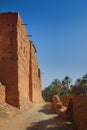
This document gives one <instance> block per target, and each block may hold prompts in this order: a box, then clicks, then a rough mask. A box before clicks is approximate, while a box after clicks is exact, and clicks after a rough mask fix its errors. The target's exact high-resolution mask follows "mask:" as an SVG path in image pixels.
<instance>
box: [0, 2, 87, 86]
mask: <svg viewBox="0 0 87 130" xmlns="http://www.w3.org/2000/svg"><path fill="white" fill-rule="evenodd" d="M8 11H12V12H19V14H20V16H21V18H22V20H23V22H24V23H27V24H28V26H27V32H28V33H29V34H32V38H31V40H32V41H33V42H34V44H35V46H36V48H37V59H38V61H39V66H40V68H41V71H42V82H43V88H44V87H46V86H48V85H49V84H50V83H51V82H52V81H53V80H54V79H55V78H58V79H60V80H62V79H63V78H64V77H65V76H66V75H68V76H70V77H71V78H72V81H73V83H74V82H75V81H76V79H77V78H81V77H82V76H83V75H84V74H86V73H87V0H15V1H12V0H6V1H4V0H0V12H8Z"/></svg>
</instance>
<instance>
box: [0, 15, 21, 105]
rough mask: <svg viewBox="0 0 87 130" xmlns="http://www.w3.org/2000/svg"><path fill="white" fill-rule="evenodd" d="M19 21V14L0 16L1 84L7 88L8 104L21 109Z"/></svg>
mask: <svg viewBox="0 0 87 130" xmlns="http://www.w3.org/2000/svg"><path fill="white" fill-rule="evenodd" d="M17 19H18V14H17V13H14V14H10V13H1V14H0V82H2V84H5V85H6V86H7V87H6V101H7V103H9V104H11V105H13V106H16V107H19V92H18V65H17V61H18V58H17Z"/></svg>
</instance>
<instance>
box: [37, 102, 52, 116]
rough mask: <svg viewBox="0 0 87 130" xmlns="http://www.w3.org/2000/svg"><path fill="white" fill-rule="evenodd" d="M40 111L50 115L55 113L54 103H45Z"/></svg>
mask: <svg viewBox="0 0 87 130" xmlns="http://www.w3.org/2000/svg"><path fill="white" fill-rule="evenodd" d="M39 112H42V113H44V114H46V115H50V114H54V110H53V106H52V103H50V102H49V103H48V104H46V105H44V106H43V107H42V108H41V109H40V110H39Z"/></svg>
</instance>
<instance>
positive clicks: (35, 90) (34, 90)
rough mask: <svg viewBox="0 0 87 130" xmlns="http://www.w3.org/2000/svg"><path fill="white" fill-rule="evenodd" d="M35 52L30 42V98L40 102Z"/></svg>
mask: <svg viewBox="0 0 87 130" xmlns="http://www.w3.org/2000/svg"><path fill="white" fill-rule="evenodd" d="M36 52H37V51H36V48H35V46H34V44H33V43H32V42H30V74H31V75H30V87H31V88H30V99H31V101H33V102H41V101H42V95H41V89H42V88H41V72H40V69H39V68H38V61H37V58H36Z"/></svg>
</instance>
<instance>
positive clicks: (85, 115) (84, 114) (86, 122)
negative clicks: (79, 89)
mask: <svg viewBox="0 0 87 130" xmlns="http://www.w3.org/2000/svg"><path fill="white" fill-rule="evenodd" d="M73 120H74V122H75V124H76V126H77V128H78V130H87V96H86V95H82V96H80V95H76V94H73Z"/></svg>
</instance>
